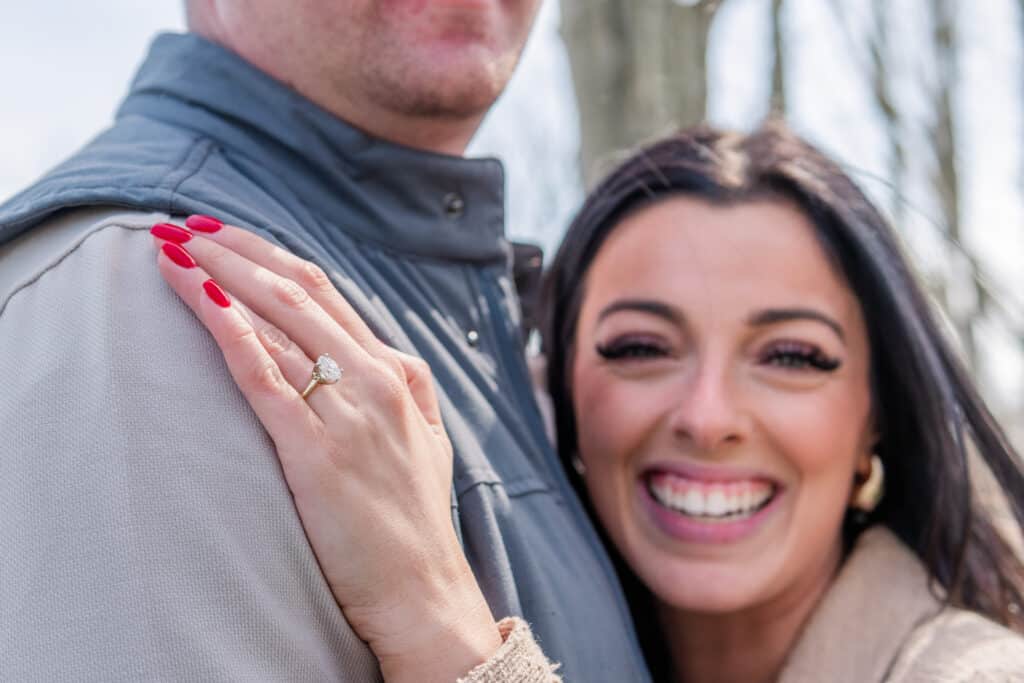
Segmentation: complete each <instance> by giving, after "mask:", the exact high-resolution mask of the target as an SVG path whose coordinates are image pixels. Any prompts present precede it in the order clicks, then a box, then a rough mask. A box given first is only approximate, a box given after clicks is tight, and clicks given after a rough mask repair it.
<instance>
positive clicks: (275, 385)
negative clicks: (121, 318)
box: [157, 243, 322, 443]
mask: <svg viewBox="0 0 1024 683" xmlns="http://www.w3.org/2000/svg"><path fill="white" fill-rule="evenodd" d="M157 253H158V256H157V262H158V266H159V270H160V273H161V275H163V277H164V279H165V280H166V281H167V282H168V284H170V286H171V288H172V289H174V291H175V292H176V293H177V294H178V296H179V297H181V299H182V300H183V301H184V302H185V303H186V304H187V305H188V306H189V308H191V309H192V311H193V312H194V313H195V314H196V316H197V317H198V318H199V320H200V321H201V322H202V323H203V325H204V326H205V327H206V328H207V329H208V330H209V331H210V333H211V334H212V335H213V338H214V340H216V342H217V346H219V347H220V349H221V353H223V355H224V360H225V362H226V363H227V366H228V370H229V371H230V372H231V376H232V377H233V378H234V380H235V383H236V384H237V385H238V387H239V389H240V390H241V391H242V394H243V395H244V396H245V398H246V400H247V401H248V402H249V404H250V405H251V406H252V408H253V410H254V411H255V412H256V415H257V416H258V417H259V418H260V421H261V422H263V424H264V426H265V427H266V428H267V431H268V432H269V433H270V436H271V438H273V439H274V442H275V443H282V442H284V441H286V440H287V439H289V438H290V437H291V438H293V437H294V434H295V432H296V430H317V431H320V430H322V425H320V424H318V422H319V418H318V417H317V416H316V414H315V413H314V412H313V411H312V410H310V409H309V407H308V406H307V405H306V403H305V401H303V400H302V397H301V396H299V393H298V392H297V391H296V390H295V388H294V386H293V385H292V384H291V383H290V382H289V381H288V380H287V378H285V376H284V374H283V373H282V371H281V368H280V367H279V365H278V363H277V362H276V361H275V360H274V358H273V357H272V356H271V354H270V353H269V352H268V351H267V349H266V348H265V347H264V345H263V343H262V342H261V341H260V339H259V336H258V335H257V333H256V330H255V329H254V327H253V325H252V323H251V322H250V320H249V319H248V318H247V317H246V316H245V315H244V314H243V313H242V312H241V311H240V309H239V307H238V306H237V305H233V304H232V302H231V299H230V297H228V295H227V294H226V293H225V292H224V291H223V289H221V288H220V287H219V285H217V283H216V282H215V281H214V280H213V279H211V278H210V277H209V274H208V273H207V272H206V271H205V270H204V269H203V268H201V267H200V266H199V265H198V264H197V263H196V261H195V260H194V259H193V258H192V257H191V255H190V254H189V252H188V251H186V250H185V249H184V248H183V247H181V246H178V245H176V244H173V243H165V244H164V245H161V248H160V249H159V250H158V252H157Z"/></svg>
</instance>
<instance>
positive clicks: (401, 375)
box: [377, 353, 406, 381]
mask: <svg viewBox="0 0 1024 683" xmlns="http://www.w3.org/2000/svg"><path fill="white" fill-rule="evenodd" d="M377 366H378V368H379V372H380V373H381V374H384V375H387V376H389V377H393V378H395V379H400V380H403V381H404V380H405V378H406V370H405V366H404V365H403V364H402V361H401V360H400V359H399V358H398V356H397V355H395V354H394V353H385V354H383V355H382V356H381V357H380V358H378V359H377Z"/></svg>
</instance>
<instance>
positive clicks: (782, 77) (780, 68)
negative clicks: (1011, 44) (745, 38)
mask: <svg viewBox="0 0 1024 683" xmlns="http://www.w3.org/2000/svg"><path fill="white" fill-rule="evenodd" d="M1022 1H1024V0H1022ZM784 2H785V0H772V53H773V54H774V56H775V62H774V63H773V64H772V94H771V102H770V104H769V110H770V111H769V114H770V115H771V116H773V117H777V118H783V117H785V115H786V53H785V43H784V41H783V38H782V34H783V32H782V7H783V3H784Z"/></svg>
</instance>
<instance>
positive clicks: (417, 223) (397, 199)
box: [118, 34, 507, 260]
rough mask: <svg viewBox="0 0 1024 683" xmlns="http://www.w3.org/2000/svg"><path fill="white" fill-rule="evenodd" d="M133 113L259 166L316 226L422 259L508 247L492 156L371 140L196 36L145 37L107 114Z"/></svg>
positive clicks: (479, 256) (484, 254)
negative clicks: (126, 84)
mask: <svg viewBox="0 0 1024 683" xmlns="http://www.w3.org/2000/svg"><path fill="white" fill-rule="evenodd" d="M135 115H141V116H145V117H147V118H152V119H157V120H160V121H163V122H166V123H171V124H174V125H178V126H182V127H184V128H187V129H190V130H192V131H194V132H196V133H197V134H199V135H201V136H203V137H207V138H210V139H212V140H213V141H214V142H215V144H216V145H217V146H218V148H219V150H220V151H221V153H223V154H224V155H225V156H227V157H229V158H232V159H234V160H237V163H238V164H239V165H240V166H241V167H244V168H245V169H246V170H247V171H249V172H250V173H255V174H259V173H260V172H261V171H262V172H264V173H266V177H265V178H262V179H258V182H259V184H260V185H262V186H263V187H264V189H266V190H267V191H268V192H270V193H271V194H274V196H275V198H279V199H281V201H284V202H286V203H287V202H289V201H298V202H301V204H302V205H303V206H302V209H303V211H308V212H309V214H308V215H310V216H312V217H313V218H314V219H315V220H317V221H320V222H321V223H322V225H321V226H319V228H320V230H322V231H324V232H325V233H329V232H330V231H331V230H338V229H340V230H343V231H345V232H346V233H349V234H350V235H352V236H354V237H357V238H359V239H362V240H367V241H371V242H375V243H378V244H379V245H381V246H382V247H384V248H386V249H388V250H391V251H396V252H405V253H410V254H413V255H417V256H423V257H428V258H443V259H451V258H456V259H469V260H490V259H495V258H505V256H506V254H507V244H506V242H505V240H504V193H503V188H504V173H503V169H502V166H501V163H500V162H499V161H498V160H496V159H487V158H482V159H467V158H463V157H454V156H447V155H441V154H434V153H429V152H423V151H420V150H415V149H410V148H407V147H402V146H400V145H396V144H392V143H389V142H386V141H383V140H380V139H377V138H373V137H371V136H369V135H367V134H365V133H363V132H362V131H360V130H357V129H356V128H354V127H352V126H350V125H349V124H347V123H346V122H345V121H342V120H341V119H339V118H337V117H336V116H333V115H332V114H330V113H328V112H327V111H325V110H323V109H321V108H320V107H318V106H317V105H315V104H314V103H312V102H310V101H309V100H307V99H305V98H303V97H302V96H300V95H299V94H297V93H296V92H295V91H293V90H291V89H290V88H288V87H287V86H285V85H284V84H282V83H280V82H278V81H276V80H274V79H273V78H271V77H270V76H268V75H267V74H265V73H263V72H262V71H260V70H258V69H256V68H255V67H253V66H252V65H250V64H249V63H247V62H246V61H245V60H243V59H242V58H240V57H239V56H237V55H235V54H234V53H232V52H230V51H229V50H227V49H225V48H223V47H221V46H219V45H216V44H214V43H212V42H210V41H207V40H205V39H204V38H201V37H199V36H197V35H194V34H163V35H160V36H158V37H157V38H156V40H155V41H154V43H153V45H152V47H151V49H150V53H149V55H148V56H147V58H146V60H145V62H144V63H143V65H142V67H141V68H140V70H139V72H138V74H137V75H136V78H135V80H134V82H133V84H132V87H131V91H130V93H129V95H128V97H127V99H126V100H125V102H124V103H123V104H122V106H121V108H120V110H119V111H118V119H123V118H126V117H131V116H135ZM268 185H273V186H274V187H268ZM224 189H225V190H226V191H230V188H224ZM307 227H308V228H309V229H310V230H311V231H313V232H317V227H318V226H307Z"/></svg>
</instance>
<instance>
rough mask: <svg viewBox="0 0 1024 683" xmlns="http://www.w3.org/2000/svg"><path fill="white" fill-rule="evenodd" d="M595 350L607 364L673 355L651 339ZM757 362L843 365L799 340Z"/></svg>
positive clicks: (823, 368) (824, 368) (794, 366)
mask: <svg viewBox="0 0 1024 683" xmlns="http://www.w3.org/2000/svg"><path fill="white" fill-rule="evenodd" d="M594 350H595V351H596V352H597V354H598V355H599V356H601V357H602V358H604V359H605V360H608V361H620V360H621V361H629V360H648V359H655V358H663V357H666V356H668V355H670V349H669V348H667V347H665V346H664V345H662V344H660V343H658V342H656V341H653V340H649V339H636V338H625V339H617V340H614V341H612V342H609V343H607V344H602V343H598V344H597V345H596V346H595V347H594ZM758 362H759V363H762V364H765V365H771V366H775V367H778V368H781V369H785V370H814V371H819V372H834V371H835V370H837V369H839V367H840V366H841V365H842V361H840V360H839V359H838V358H834V357H832V356H829V355H827V354H826V353H824V352H823V351H822V350H821V349H819V348H818V347H817V346H814V345H812V344H805V343H803V342H796V341H783V342H777V343H775V344H773V345H771V346H770V347H768V348H767V349H766V350H765V351H763V352H762V353H761V354H760V355H759V357H758Z"/></svg>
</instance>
